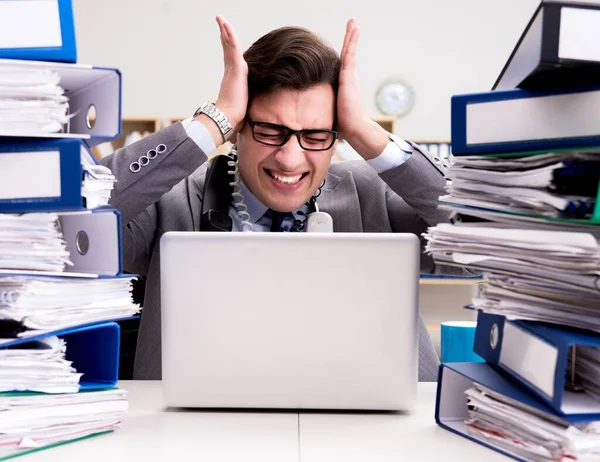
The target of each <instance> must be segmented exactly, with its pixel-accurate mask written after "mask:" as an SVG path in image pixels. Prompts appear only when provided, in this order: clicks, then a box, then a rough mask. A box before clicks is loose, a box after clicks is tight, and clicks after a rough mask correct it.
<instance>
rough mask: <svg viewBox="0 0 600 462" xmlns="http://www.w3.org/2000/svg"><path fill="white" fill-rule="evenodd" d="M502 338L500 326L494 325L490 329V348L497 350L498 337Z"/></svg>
mask: <svg viewBox="0 0 600 462" xmlns="http://www.w3.org/2000/svg"><path fill="white" fill-rule="evenodd" d="M499 336H500V333H499V329H498V324H496V323H494V324H493V325H492V328H491V329H490V346H491V347H492V350H495V349H496V347H497V346H498V337H499Z"/></svg>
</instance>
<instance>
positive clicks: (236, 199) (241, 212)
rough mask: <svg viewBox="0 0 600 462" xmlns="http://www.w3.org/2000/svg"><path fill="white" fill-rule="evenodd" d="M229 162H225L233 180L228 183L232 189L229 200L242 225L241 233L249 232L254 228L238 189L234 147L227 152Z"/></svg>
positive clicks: (238, 178)
mask: <svg viewBox="0 0 600 462" xmlns="http://www.w3.org/2000/svg"><path fill="white" fill-rule="evenodd" d="M229 155H230V157H231V160H229V161H228V162H227V166H228V167H230V170H228V171H227V173H229V174H230V175H233V180H232V181H230V182H229V186H231V187H232V188H233V192H232V193H231V200H232V201H233V205H234V207H235V208H236V209H237V213H238V216H239V217H240V220H241V224H242V231H244V232H251V231H252V230H253V229H254V226H253V225H252V223H251V222H250V214H249V213H248V207H247V206H246V202H245V201H244V195H243V194H242V188H241V187H240V175H239V169H238V162H237V160H238V155H237V149H236V146H233V148H231V151H230V152H229Z"/></svg>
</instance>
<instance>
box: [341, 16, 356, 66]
mask: <svg viewBox="0 0 600 462" xmlns="http://www.w3.org/2000/svg"><path fill="white" fill-rule="evenodd" d="M355 27H356V18H350V19H349V20H348V22H347V23H346V34H345V35H344V43H343V45H342V52H341V56H342V57H343V56H344V53H345V52H346V48H347V47H348V42H349V40H350V36H351V35H352V30H353V29H354V28H355Z"/></svg>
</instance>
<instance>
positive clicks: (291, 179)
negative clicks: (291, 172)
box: [270, 172, 302, 184]
mask: <svg viewBox="0 0 600 462" xmlns="http://www.w3.org/2000/svg"><path fill="white" fill-rule="evenodd" d="M270 173H271V176H272V177H273V178H275V179H276V180H277V181H279V182H281V183H285V184H294V183H298V181H300V178H302V175H296V176H282V175H278V174H277V173H273V172H270Z"/></svg>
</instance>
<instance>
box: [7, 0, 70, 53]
mask: <svg viewBox="0 0 600 462" xmlns="http://www.w3.org/2000/svg"><path fill="white" fill-rule="evenodd" d="M61 46H62V35H61V28H60V16H59V12H58V0H3V1H0V49H1V48H51V47H61Z"/></svg>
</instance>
